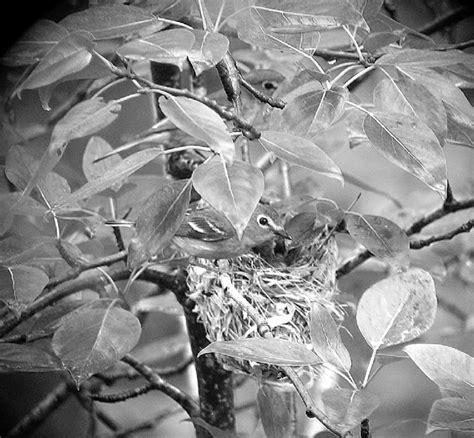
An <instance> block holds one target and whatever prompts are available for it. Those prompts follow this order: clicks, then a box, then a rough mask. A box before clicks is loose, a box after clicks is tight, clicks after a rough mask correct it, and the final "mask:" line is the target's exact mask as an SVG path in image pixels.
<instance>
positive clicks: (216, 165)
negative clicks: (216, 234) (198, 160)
mask: <svg viewBox="0 0 474 438" xmlns="http://www.w3.org/2000/svg"><path fill="white" fill-rule="evenodd" d="M192 180H193V185H194V188H195V189H196V191H197V192H198V193H199V194H200V195H201V196H202V197H203V198H204V199H205V200H206V201H207V202H208V203H209V204H210V205H211V206H212V207H214V208H215V209H216V210H217V211H220V212H222V213H223V214H224V215H225V217H226V218H227V219H228V220H229V222H230V223H231V224H232V225H233V227H234V228H235V230H236V231H237V234H238V236H240V237H241V236H242V235H243V232H244V230H245V228H246V227H247V224H248V222H249V220H250V217H251V216H252V213H253V211H254V210H255V207H256V206H257V204H258V203H259V201H260V198H261V196H262V194H263V189H264V179H263V174H262V171H261V170H260V169H257V168H256V167H253V166H252V165H250V164H248V163H245V162H243V161H234V162H233V164H228V163H226V162H225V161H224V160H223V159H222V158H221V157H219V156H215V157H213V158H212V159H211V160H209V161H207V162H205V163H203V164H201V165H200V166H199V167H198V168H197V169H196V170H195V171H194V174H193V177H192Z"/></svg>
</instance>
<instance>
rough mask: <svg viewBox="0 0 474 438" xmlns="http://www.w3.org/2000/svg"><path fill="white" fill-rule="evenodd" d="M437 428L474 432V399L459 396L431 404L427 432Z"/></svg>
mask: <svg viewBox="0 0 474 438" xmlns="http://www.w3.org/2000/svg"><path fill="white" fill-rule="evenodd" d="M435 430H451V431H456V432H471V433H474V401H473V400H465V399H463V398H458V397H447V398H442V399H440V400H436V401H435V402H434V403H433V406H431V411H430V415H429V417H428V426H427V428H426V433H427V434H428V433H431V432H433V431H435Z"/></svg>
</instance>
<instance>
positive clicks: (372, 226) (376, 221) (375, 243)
mask: <svg viewBox="0 0 474 438" xmlns="http://www.w3.org/2000/svg"><path fill="white" fill-rule="evenodd" d="M345 223H346V228H347V231H348V232H349V234H350V235H351V236H352V237H353V238H354V240H355V241H356V242H358V243H360V244H361V245H363V246H365V247H366V248H367V249H368V250H369V251H370V252H371V253H372V254H374V255H375V256H376V257H379V258H381V259H382V260H384V261H386V262H388V263H390V264H392V265H394V266H396V267H397V268H403V267H405V268H406V267H408V263H409V260H408V253H409V250H410V242H409V240H408V236H407V234H406V233H405V231H403V230H402V229H401V228H400V227H399V226H398V225H397V224H395V223H394V222H392V221H391V220H389V219H386V218H384V217H382V216H374V215H371V214H365V215H361V214H354V213H348V214H347V215H346V217H345Z"/></svg>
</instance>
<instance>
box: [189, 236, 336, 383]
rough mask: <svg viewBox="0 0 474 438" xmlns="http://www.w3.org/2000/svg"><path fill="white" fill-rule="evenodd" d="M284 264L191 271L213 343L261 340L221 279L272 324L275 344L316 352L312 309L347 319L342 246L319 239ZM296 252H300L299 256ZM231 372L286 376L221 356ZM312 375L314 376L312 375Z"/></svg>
mask: <svg viewBox="0 0 474 438" xmlns="http://www.w3.org/2000/svg"><path fill="white" fill-rule="evenodd" d="M292 251H293V253H290V257H286V258H285V260H281V259H279V260H272V261H268V260H267V259H265V258H264V257H263V256H262V255H259V254H254V253H251V254H247V255H243V256H241V257H238V258H235V259H231V260H218V261H210V260H204V259H199V261H198V263H197V264H196V265H191V266H189V268H188V286H189V291H190V295H189V297H190V298H191V299H192V300H194V302H195V303H196V307H195V311H196V312H197V313H198V315H199V319H200V321H201V322H202V323H203V325H204V327H205V329H206V333H207V337H208V339H209V341H211V342H214V341H230V340H235V339H241V338H250V337H256V336H259V335H258V333H257V324H256V322H255V321H254V320H253V319H252V318H251V317H250V316H249V315H248V313H247V312H246V311H245V310H244V309H243V308H242V307H241V306H239V305H238V304H237V303H236V302H235V301H234V300H233V299H232V298H230V297H229V296H228V294H227V293H226V289H225V288H224V287H223V286H222V281H221V278H222V274H226V276H229V277H230V279H231V282H232V284H233V286H234V288H235V289H236V290H237V291H239V292H240V293H241V294H242V296H243V297H245V299H246V300H247V301H248V303H249V305H250V306H251V307H252V308H253V309H256V310H257V311H258V312H259V314H260V315H261V316H262V317H263V318H264V319H265V320H266V321H267V323H268V325H269V326H270V328H271V330H272V334H273V336H274V337H275V338H281V339H287V340H291V341H294V342H297V343H299V344H304V345H307V346H308V348H310V346H311V336H310V315H311V309H312V306H313V305H314V304H315V303H317V304H318V305H321V306H324V307H326V308H327V309H328V310H330V311H331V312H332V313H333V315H335V317H336V318H338V319H340V318H341V317H342V311H341V308H340V306H339V305H338V304H337V303H336V302H335V294H336V287H335V283H336V277H335V273H336V258H337V246H336V243H335V241H334V239H333V238H332V237H331V238H329V239H328V238H327V237H326V236H325V235H319V236H318V237H317V238H316V239H314V240H313V241H312V242H311V244H309V245H305V246H302V247H300V248H298V249H296V250H292ZM295 251H296V252H295ZM217 359H218V360H219V361H220V362H221V363H222V364H223V365H224V366H225V367H226V368H227V369H230V370H232V371H240V372H244V373H246V374H250V375H255V374H256V372H257V368H258V374H259V375H260V376H262V377H263V378H265V379H267V380H271V381H279V380H280V379H281V378H282V377H283V376H282V375H281V374H280V372H279V370H278V368H277V367H272V366H270V365H262V364H259V365H258V367H256V364H255V363H253V362H249V361H242V360H237V359H234V358H231V357H228V356H222V355H217ZM311 372H312V371H311V370H310V373H311Z"/></svg>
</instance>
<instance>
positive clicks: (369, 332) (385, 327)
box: [356, 269, 437, 350]
mask: <svg viewBox="0 0 474 438" xmlns="http://www.w3.org/2000/svg"><path fill="white" fill-rule="evenodd" d="M436 304H437V301H436V292H435V287H434V282H433V279H432V278H431V276H430V275H429V274H428V273H427V272H426V271H423V270H421V269H410V270H408V271H406V272H403V273H401V274H396V275H392V276H390V277H388V278H386V279H384V280H381V281H379V282H378V283H375V284H374V285H373V286H371V287H370V288H369V289H367V290H366V291H365V292H364V294H363V295H362V297H361V299H360V301H359V305H358V307H357V315H356V317H357V325H358V327H359V330H360V331H361V333H362V335H363V336H364V338H365V340H366V341H367V343H368V344H369V345H370V346H371V347H372V348H373V349H374V350H378V349H380V348H385V347H389V346H391V345H397V344H401V343H403V342H408V341H411V340H413V339H415V338H417V337H418V336H420V335H422V334H423V333H425V332H426V331H427V330H428V329H429V328H430V327H431V325H432V324H433V322H434V317H435V314H436Z"/></svg>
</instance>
